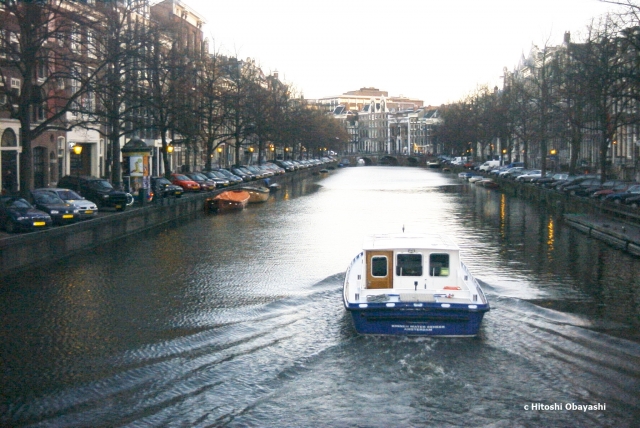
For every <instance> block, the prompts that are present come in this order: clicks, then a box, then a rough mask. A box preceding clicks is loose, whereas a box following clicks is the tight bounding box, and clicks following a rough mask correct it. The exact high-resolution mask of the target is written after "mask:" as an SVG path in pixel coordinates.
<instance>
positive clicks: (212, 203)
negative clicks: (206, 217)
mask: <svg viewBox="0 0 640 428" xmlns="http://www.w3.org/2000/svg"><path fill="white" fill-rule="evenodd" d="M249 197H250V195H249V192H246V191H244V190H225V191H224V192H222V193H220V194H218V195H216V196H214V197H213V198H209V199H207V200H206V204H205V209H206V210H207V211H214V212H220V211H240V210H243V209H244V207H246V206H247V203H248V202H249Z"/></svg>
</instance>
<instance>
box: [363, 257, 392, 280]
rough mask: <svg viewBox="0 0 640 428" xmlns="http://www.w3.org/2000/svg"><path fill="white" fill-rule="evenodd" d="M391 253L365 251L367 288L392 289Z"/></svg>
mask: <svg viewBox="0 0 640 428" xmlns="http://www.w3.org/2000/svg"><path fill="white" fill-rule="evenodd" d="M392 278H393V251H367V288H393V281H392Z"/></svg>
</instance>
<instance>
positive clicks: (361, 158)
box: [340, 153, 429, 166]
mask: <svg viewBox="0 0 640 428" xmlns="http://www.w3.org/2000/svg"><path fill="white" fill-rule="evenodd" d="M428 158H429V157H428V156H425V155H418V154H414V155H401V154H386V153H380V154H362V153H360V154H348V155H344V156H341V157H340V161H341V162H342V163H343V164H346V163H347V162H345V160H348V161H349V163H348V165H350V166H356V165H359V164H360V165H362V164H363V162H364V165H366V166H371V165H390V166H426V164H427V159H428Z"/></svg>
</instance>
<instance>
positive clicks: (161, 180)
mask: <svg viewBox="0 0 640 428" xmlns="http://www.w3.org/2000/svg"><path fill="white" fill-rule="evenodd" d="M156 183H158V184H165V185H167V184H171V182H170V181H169V180H167V179H166V178H158V179H157V180H156Z"/></svg>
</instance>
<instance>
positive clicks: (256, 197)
mask: <svg viewBox="0 0 640 428" xmlns="http://www.w3.org/2000/svg"><path fill="white" fill-rule="evenodd" d="M240 190H244V191H245V192H247V193H248V194H249V203H250V204H255V203H258V202H265V201H266V200H267V199H269V195H270V194H271V190H269V188H268V187H263V186H242V187H240Z"/></svg>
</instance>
